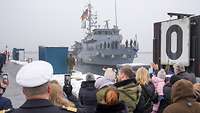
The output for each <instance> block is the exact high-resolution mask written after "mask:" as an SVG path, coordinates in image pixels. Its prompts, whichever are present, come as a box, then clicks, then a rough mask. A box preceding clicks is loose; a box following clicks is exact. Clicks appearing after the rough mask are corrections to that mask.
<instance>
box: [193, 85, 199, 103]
mask: <svg viewBox="0 0 200 113" xmlns="http://www.w3.org/2000/svg"><path fill="white" fill-rule="evenodd" d="M193 89H194V96H195V98H196V99H197V101H198V102H200V83H195V84H194V85H193Z"/></svg>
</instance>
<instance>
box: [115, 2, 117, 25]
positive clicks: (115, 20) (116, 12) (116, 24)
mask: <svg viewBox="0 0 200 113" xmlns="http://www.w3.org/2000/svg"><path fill="white" fill-rule="evenodd" d="M115 26H116V27H117V0H115Z"/></svg>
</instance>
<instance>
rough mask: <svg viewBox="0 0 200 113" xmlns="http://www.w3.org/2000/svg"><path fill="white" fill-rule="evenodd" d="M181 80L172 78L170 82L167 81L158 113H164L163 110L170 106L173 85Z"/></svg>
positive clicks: (175, 77)
mask: <svg viewBox="0 0 200 113" xmlns="http://www.w3.org/2000/svg"><path fill="white" fill-rule="evenodd" d="M178 80H180V78H179V77H178V76H174V77H173V78H172V77H171V78H170V80H169V81H167V82H166V83H165V85H164V87H163V97H164V98H163V99H161V100H160V105H159V108H158V111H157V113H163V110H164V109H165V108H166V107H167V106H168V105H170V104H171V103H172V102H171V89H172V85H173V84H174V83H176V81H178Z"/></svg>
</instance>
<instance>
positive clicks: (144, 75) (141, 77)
mask: <svg viewBox="0 0 200 113" xmlns="http://www.w3.org/2000/svg"><path fill="white" fill-rule="evenodd" d="M136 81H137V82H138V83H139V84H140V85H146V84H149V81H150V76H149V72H148V70H147V69H146V68H144V67H141V68H139V69H138V70H137V71H136Z"/></svg>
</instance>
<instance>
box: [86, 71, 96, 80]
mask: <svg viewBox="0 0 200 113" xmlns="http://www.w3.org/2000/svg"><path fill="white" fill-rule="evenodd" d="M94 80H95V78H94V75H93V74H92V73H87V75H86V81H94Z"/></svg>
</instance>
